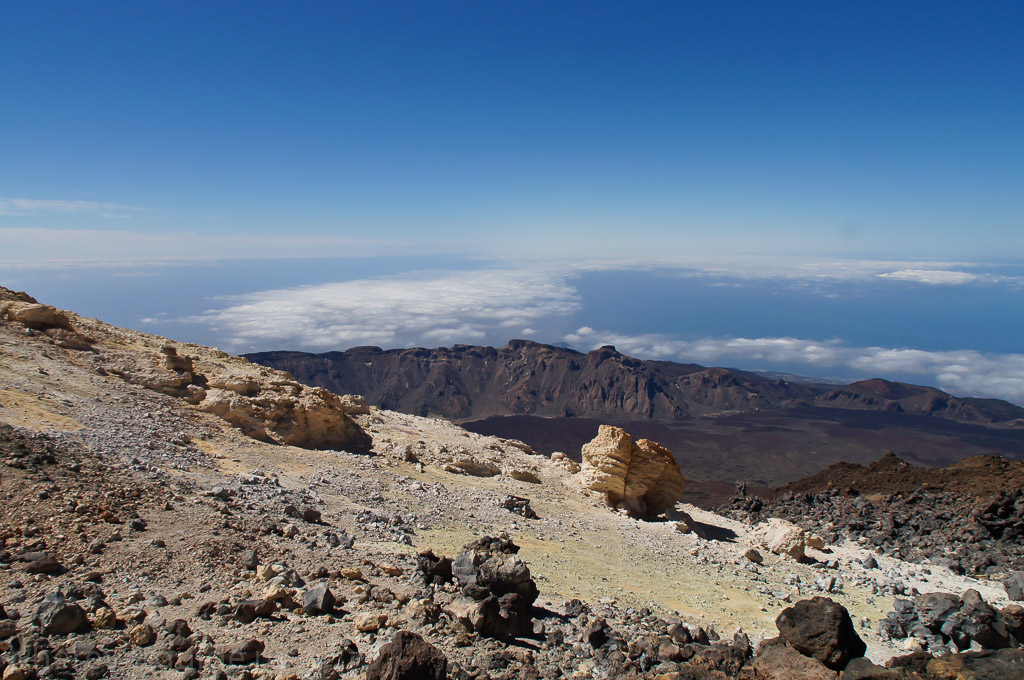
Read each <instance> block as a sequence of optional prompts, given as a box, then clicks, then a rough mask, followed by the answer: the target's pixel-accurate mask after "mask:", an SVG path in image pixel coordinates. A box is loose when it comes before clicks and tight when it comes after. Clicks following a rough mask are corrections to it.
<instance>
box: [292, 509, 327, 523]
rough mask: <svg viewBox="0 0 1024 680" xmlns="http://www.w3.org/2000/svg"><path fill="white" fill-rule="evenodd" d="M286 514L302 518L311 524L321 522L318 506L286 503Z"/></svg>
mask: <svg viewBox="0 0 1024 680" xmlns="http://www.w3.org/2000/svg"><path fill="white" fill-rule="evenodd" d="M284 514H286V515H288V516H289V517H294V518H296V519H301V520H303V521H305V522H309V523H310V524H317V523H319V522H320V511H319V510H317V509H316V508H311V507H309V506H308V505H303V506H302V507H298V508H296V507H295V506H294V505H286V506H285V508H284Z"/></svg>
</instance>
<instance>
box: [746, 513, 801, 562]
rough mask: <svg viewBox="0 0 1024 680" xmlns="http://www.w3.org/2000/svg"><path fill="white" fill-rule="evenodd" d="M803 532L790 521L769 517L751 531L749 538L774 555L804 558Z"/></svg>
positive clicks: (795, 558) (797, 558) (796, 558)
mask: <svg viewBox="0 0 1024 680" xmlns="http://www.w3.org/2000/svg"><path fill="white" fill-rule="evenodd" d="M805 536H806V534H805V532H804V530H803V529H801V528H800V527H798V526H797V525H795V524H793V523H792V522H789V521H786V520H784V519H779V518H777V517H771V518H769V519H768V521H767V522H765V523H763V524H760V525H758V526H757V527H755V528H754V530H753V531H752V532H751V538H752V539H753V540H754V541H756V542H758V543H760V544H761V545H763V546H764V547H765V548H767V549H768V550H770V551H771V552H773V553H775V554H776V555H789V556H790V557H792V558H793V559H794V560H798V561H799V560H802V559H803V558H804V546H805V545H806V543H805Z"/></svg>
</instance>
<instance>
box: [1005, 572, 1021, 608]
mask: <svg viewBox="0 0 1024 680" xmlns="http://www.w3.org/2000/svg"><path fill="white" fill-rule="evenodd" d="M1003 587H1004V588H1006V597H1008V598H1010V599H1011V600H1016V601H1017V602H1024V571H1015V572H1013V573H1012V574H1010V576H1009V578H1007V579H1006V580H1005V581H1003Z"/></svg>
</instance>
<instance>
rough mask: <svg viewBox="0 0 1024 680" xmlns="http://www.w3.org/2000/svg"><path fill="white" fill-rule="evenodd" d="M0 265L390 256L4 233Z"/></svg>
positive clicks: (312, 241) (89, 234) (267, 241)
mask: <svg viewBox="0 0 1024 680" xmlns="http://www.w3.org/2000/svg"><path fill="white" fill-rule="evenodd" d="M0 243H3V244H4V246H5V247H4V248H3V249H2V250H0V265H2V266H4V267H6V268H11V269H15V268H17V269H36V268H49V267H60V266H106V267H120V266H134V265H139V264H185V263H193V262H210V261H215V260H247V259H268V258H275V259H281V258H290V259H308V258H310V257H311V254H312V256H313V257H344V256H358V255H364V254H368V253H380V252H384V251H386V250H387V251H390V252H392V253H395V252H399V250H400V246H399V245H398V244H394V243H390V242H387V241H384V240H372V239H353V238H341V237H302V236H260V235H256V234H246V235H236V234H204V233H196V232H176V233H167V232H157V233H153V232H145V231H129V230H125V229H42V228H8V229H0Z"/></svg>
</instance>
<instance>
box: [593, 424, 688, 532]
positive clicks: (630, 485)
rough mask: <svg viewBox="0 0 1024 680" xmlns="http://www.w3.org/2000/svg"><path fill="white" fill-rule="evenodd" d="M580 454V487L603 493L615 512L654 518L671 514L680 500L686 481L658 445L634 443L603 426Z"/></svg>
mask: <svg viewBox="0 0 1024 680" xmlns="http://www.w3.org/2000/svg"><path fill="white" fill-rule="evenodd" d="M582 453H583V465H582V469H581V471H580V481H581V483H582V485H583V486H584V487H585V488H587V489H590V490H592V491H598V492H601V493H604V494H605V498H606V500H607V502H608V505H610V506H612V507H614V508H624V509H625V510H627V511H628V512H629V513H630V514H633V515H642V516H643V515H646V516H653V515H659V514H661V513H663V512H665V511H667V510H670V509H671V508H672V507H673V506H674V505H675V504H676V502H677V501H678V500H679V499H680V498H681V497H682V494H683V485H684V483H685V482H686V478H685V477H683V473H682V472H681V471H680V470H679V464H678V463H677V462H676V459H675V458H674V457H673V456H672V452H671V451H669V450H668V449H666V448H665V447H664V446H662V445H660V444H658V443H657V442H652V441H650V440H649V439H641V440H639V441H636V442H634V441H633V438H632V437H630V436H629V434H628V433H627V432H626V431H625V430H623V429H622V428H619V427H614V426H612V425H602V426H601V427H600V428H598V432H597V436H596V437H595V438H594V439H593V440H591V441H590V442H588V443H587V444H584V445H583V451H582Z"/></svg>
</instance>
